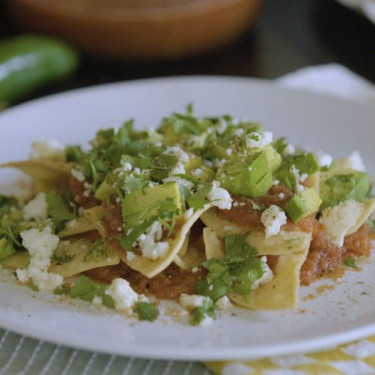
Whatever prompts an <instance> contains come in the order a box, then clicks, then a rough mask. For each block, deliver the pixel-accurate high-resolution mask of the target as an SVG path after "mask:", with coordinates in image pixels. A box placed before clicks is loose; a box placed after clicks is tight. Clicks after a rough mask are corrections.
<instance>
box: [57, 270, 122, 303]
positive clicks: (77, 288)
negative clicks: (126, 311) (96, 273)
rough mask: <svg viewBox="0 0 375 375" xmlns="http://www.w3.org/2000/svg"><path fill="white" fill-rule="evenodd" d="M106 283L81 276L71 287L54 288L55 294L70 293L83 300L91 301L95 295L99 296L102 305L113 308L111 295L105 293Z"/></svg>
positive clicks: (71, 295) (73, 296)
mask: <svg viewBox="0 0 375 375" xmlns="http://www.w3.org/2000/svg"><path fill="white" fill-rule="evenodd" d="M106 290H107V287H106V285H103V284H99V283H96V282H94V281H91V280H90V279H89V278H88V277H87V276H81V277H80V278H79V279H78V280H77V281H76V282H75V284H74V285H73V286H72V287H68V286H67V285H63V286H61V287H58V288H56V289H55V294H58V295H62V294H66V295H70V297H72V298H79V299H82V300H84V301H89V302H92V300H93V299H94V297H95V296H98V297H101V298H102V300H103V305H104V306H107V307H109V308H111V309H114V308H115V303H114V301H113V299H112V297H111V296H109V295H107V294H105V291H106Z"/></svg>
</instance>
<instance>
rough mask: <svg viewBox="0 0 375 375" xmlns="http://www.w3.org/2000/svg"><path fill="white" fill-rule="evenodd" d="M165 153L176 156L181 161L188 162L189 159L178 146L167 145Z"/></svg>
mask: <svg viewBox="0 0 375 375" xmlns="http://www.w3.org/2000/svg"><path fill="white" fill-rule="evenodd" d="M165 154H167V155H173V156H176V157H177V158H178V160H179V162H182V163H188V162H189V161H190V155H189V154H188V153H187V152H186V151H184V150H183V149H182V148H181V147H178V146H172V147H167V149H166V150H165Z"/></svg>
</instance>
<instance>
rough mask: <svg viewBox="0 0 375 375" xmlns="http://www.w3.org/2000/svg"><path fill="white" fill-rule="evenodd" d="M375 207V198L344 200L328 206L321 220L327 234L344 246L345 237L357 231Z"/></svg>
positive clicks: (330, 239)
mask: <svg viewBox="0 0 375 375" xmlns="http://www.w3.org/2000/svg"><path fill="white" fill-rule="evenodd" d="M374 209H375V198H371V199H366V200H365V201H363V202H356V201H344V202H342V203H340V204H338V205H337V206H333V207H328V208H326V209H325V210H324V211H323V212H322V216H321V217H320V219H319V221H320V222H321V223H323V224H324V225H325V226H326V236H327V239H328V240H329V241H331V242H332V243H333V244H335V245H337V246H342V245H343V243H344V237H345V236H347V235H350V234H353V233H354V232H356V231H357V230H358V229H359V228H360V227H361V226H362V225H363V224H364V223H365V222H366V220H367V219H368V218H369V216H370V215H371V213H372V212H373V211H374Z"/></svg>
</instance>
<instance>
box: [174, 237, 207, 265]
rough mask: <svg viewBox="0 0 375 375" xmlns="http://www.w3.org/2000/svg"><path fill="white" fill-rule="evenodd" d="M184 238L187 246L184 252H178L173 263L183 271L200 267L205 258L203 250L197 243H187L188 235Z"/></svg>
mask: <svg viewBox="0 0 375 375" xmlns="http://www.w3.org/2000/svg"><path fill="white" fill-rule="evenodd" d="M186 238H187V244H186V249H185V251H183V252H181V251H179V253H178V254H177V255H176V257H175V258H174V261H173V262H174V263H175V264H176V265H177V266H179V267H180V268H181V269H183V270H191V269H192V268H194V267H200V266H201V265H202V263H203V262H204V261H205V260H206V256H205V252H204V249H203V248H202V246H199V244H198V241H197V242H193V243H189V235H187V236H186ZM185 241H186V240H185ZM184 246H185V245H184ZM184 246H183V247H184Z"/></svg>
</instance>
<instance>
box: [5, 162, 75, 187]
mask: <svg viewBox="0 0 375 375" xmlns="http://www.w3.org/2000/svg"><path fill="white" fill-rule="evenodd" d="M72 167H73V164H72V163H63V162H59V161H52V160H43V159H30V160H25V161H16V162H10V163H6V164H0V168H16V169H19V170H21V171H22V172H24V173H26V174H27V175H29V176H30V177H31V178H32V179H33V180H34V182H35V185H36V190H37V191H38V192H47V191H50V190H56V191H59V192H63V191H66V189H67V187H68V182H69V177H70V171H71V169H72Z"/></svg>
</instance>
